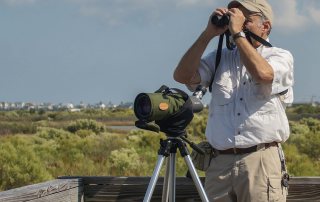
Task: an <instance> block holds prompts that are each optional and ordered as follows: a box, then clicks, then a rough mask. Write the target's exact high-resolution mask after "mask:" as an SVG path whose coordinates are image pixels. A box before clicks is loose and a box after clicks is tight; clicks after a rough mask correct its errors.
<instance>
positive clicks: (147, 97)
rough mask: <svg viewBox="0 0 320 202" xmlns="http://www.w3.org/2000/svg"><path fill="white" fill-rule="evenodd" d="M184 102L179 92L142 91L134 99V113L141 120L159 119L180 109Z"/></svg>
mask: <svg viewBox="0 0 320 202" xmlns="http://www.w3.org/2000/svg"><path fill="white" fill-rule="evenodd" d="M184 103H185V100H184V97H183V96H182V95H181V94H179V93H168V94H164V93H140V94H138V95H137V97H136V99H135V101H134V113H135V115H136V117H137V118H138V119H140V120H146V121H158V120H163V119H166V118H168V117H170V116H171V115H172V114H174V113H176V112H177V111H179V110H180V108H181V107H182V106H183V104H184Z"/></svg>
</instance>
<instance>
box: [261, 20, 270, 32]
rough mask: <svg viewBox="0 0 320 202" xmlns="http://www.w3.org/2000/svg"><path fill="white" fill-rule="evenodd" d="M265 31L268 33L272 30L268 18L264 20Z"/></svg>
mask: <svg viewBox="0 0 320 202" xmlns="http://www.w3.org/2000/svg"><path fill="white" fill-rule="evenodd" d="M262 29H263V32H264V33H266V34H267V35H269V34H270V32H271V23H270V21H269V20H266V21H264V22H263V28H262Z"/></svg>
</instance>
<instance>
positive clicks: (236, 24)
mask: <svg viewBox="0 0 320 202" xmlns="http://www.w3.org/2000/svg"><path fill="white" fill-rule="evenodd" d="M227 14H228V15H229V16H230V23H229V30H230V33H231V34H232V35H234V34H236V33H238V32H241V31H242V30H243V26H244V23H245V21H246V17H245V16H244V15H243V13H242V11H241V10H240V9H238V8H231V9H229V10H228V12H227Z"/></svg>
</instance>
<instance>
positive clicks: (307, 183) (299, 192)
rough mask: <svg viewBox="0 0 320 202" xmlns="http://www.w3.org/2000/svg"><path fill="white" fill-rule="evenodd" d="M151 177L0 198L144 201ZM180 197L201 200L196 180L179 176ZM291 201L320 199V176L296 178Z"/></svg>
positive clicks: (28, 190) (88, 180) (53, 185)
mask: <svg viewBox="0 0 320 202" xmlns="http://www.w3.org/2000/svg"><path fill="white" fill-rule="evenodd" d="M149 181H150V177H84V176H78V177H61V178H59V179H57V180H52V181H48V182H44V183H40V184H35V185H30V186H25V187H21V188H17V189H12V190H8V191H4V192H0V202H22V201H30V202H40V201H41V202H49V201H50V202H102V201H105V202H114V201H119V202H129V201H130V202H133V201H139V202H140V201H143V197H144V195H145V192H146V190H147V186H148V184H149ZM201 181H202V182H203V181H204V178H201ZM162 184H163V178H159V180H158V182H157V186H156V188H155V191H154V193H153V197H152V201H153V202H158V201H161V194H162ZM176 201H177V202H197V201H201V200H200V197H199V196H198V192H197V191H196V188H195V186H194V184H193V182H192V180H190V179H188V178H185V177H178V178H177V181H176ZM287 201H288V202H311V201H312V202H315V201H320V177H296V178H292V179H291V180H290V187H289V196H288V199H287Z"/></svg>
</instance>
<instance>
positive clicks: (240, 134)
mask: <svg viewBox="0 0 320 202" xmlns="http://www.w3.org/2000/svg"><path fill="white" fill-rule="evenodd" d="M257 51H258V52H259V53H260V55H261V56H262V57H263V58H265V59H266V60H267V62H268V63H269V64H270V65H271V67H272V68H273V71H274V79H273V82H272V84H261V83H257V82H255V80H254V78H252V76H251V75H250V73H249V72H248V71H247V70H246V67H245V66H244V65H243V64H242V62H241V61H240V55H239V51H238V49H234V50H232V51H230V50H228V49H223V50H222V54H221V62H220V65H219V67H218V69H217V72H216V74H215V79H214V82H213V85H212V93H211V94H212V98H211V102H210V108H209V117H208V122H207V127H206V137H207V139H208V141H209V142H210V144H211V145H212V146H213V147H214V148H216V149H219V150H224V149H229V148H247V147H251V146H254V145H257V144H261V143H269V142H273V141H276V142H284V141H286V140H287V139H288V137H289V134H290V130H289V124H288V119H287V116H286V113H285V107H286V105H288V104H290V103H292V101H293V91H292V86H293V57H292V55H291V53H290V52H288V51H286V50H283V49H280V48H276V47H271V48H270V47H265V46H260V47H259V48H258V49H257ZM215 58H216V52H212V53H210V54H208V55H207V56H206V57H204V58H202V60H201V64H200V68H199V73H200V76H201V84H203V85H205V86H208V85H209V83H210V79H211V76H212V75H213V73H212V72H213V71H214V67H215ZM287 89H288V92H287V93H286V94H285V95H280V94H279V93H281V92H283V91H285V90H287Z"/></svg>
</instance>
